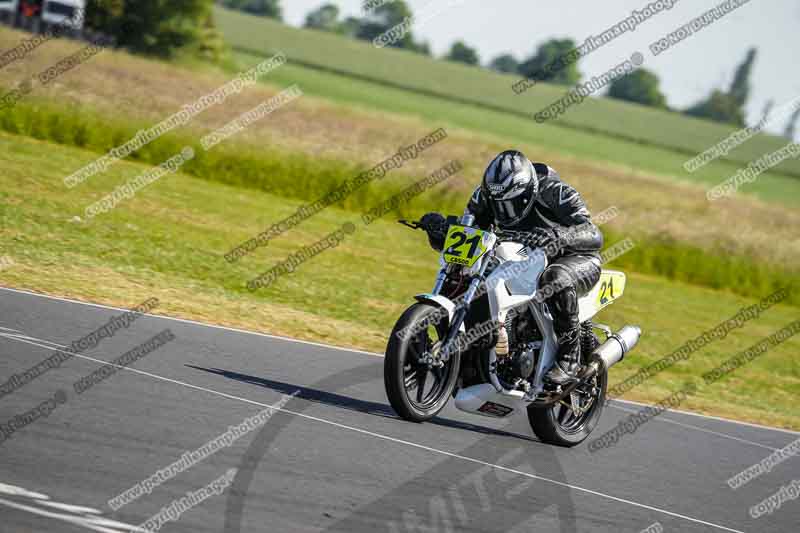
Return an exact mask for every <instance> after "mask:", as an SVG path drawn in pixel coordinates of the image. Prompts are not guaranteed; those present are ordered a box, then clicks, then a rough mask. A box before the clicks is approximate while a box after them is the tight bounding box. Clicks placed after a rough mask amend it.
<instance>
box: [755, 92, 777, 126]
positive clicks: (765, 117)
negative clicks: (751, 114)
mask: <svg viewBox="0 0 800 533" xmlns="http://www.w3.org/2000/svg"><path fill="white" fill-rule="evenodd" d="M774 107H775V100H773V99H772V98H770V99H769V100H768V101H767V103H766V104H764V109H763V110H762V111H761V120H760V121H759V122H758V123H759V124H766V123H767V122H769V116H770V115H771V114H772V108H774Z"/></svg>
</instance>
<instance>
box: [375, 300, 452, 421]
mask: <svg viewBox="0 0 800 533" xmlns="http://www.w3.org/2000/svg"><path fill="white" fill-rule="evenodd" d="M440 309H441V308H440V307H438V306H434V305H432V304H429V303H424V302H420V303H417V304H414V305H412V306H411V307H409V308H408V309H407V310H406V312H405V313H403V315H402V316H401V317H400V320H398V321H397V324H396V325H395V327H394V329H393V330H392V335H391V337H390V338H389V344H388V346H387V347H386V358H385V360H384V364H383V381H384V386H385V387H386V396H387V397H388V399H389V404H390V405H391V406H392V408H393V409H394V410H395V412H396V413H397V414H398V415H400V417H401V418H403V419H405V420H408V421H409V422H424V421H426V420H430V419H431V418H433V417H434V416H436V415H437V414H438V413H439V412H440V411H441V410H442V409H444V406H445V405H447V401H448V400H449V399H450V396H451V394H452V392H453V389H454V388H455V385H456V381H457V379H458V372H459V367H460V362H461V353H460V352H459V351H458V350H454V351H453V352H452V353H451V355H450V360H449V361H448V362H447V363H445V365H444V366H443V367H441V368H438V369H429V368H428V367H427V365H425V364H419V363H418V361H417V359H418V358H419V357H420V356H421V355H423V353H425V352H430V351H435V350H436V349H438V348H439V347H440V346H441V343H442V341H443V340H444V338H445V337H446V335H447V323H448V318H447V316H446V315H445V316H444V317H443V318H441V319H439V320H438V322H434V321H431V324H430V325H428V326H427V327H425V328H422V327H420V326H419V325H420V324H423V323H424V322H423V321H426V320H431V319H430V317H431V316H433V315H434V314H435V313H437V312H439V310H440ZM406 328H408V329H406ZM412 328H415V329H419V330H420V331H418V332H417V333H415V334H413V335H411V336H409V337H408V338H405V339H402V338H400V336H399V335H398V332H400V331H403V330H406V331H410V330H412ZM429 378H432V379H433V383H432V384H431V387H430V389H428V387H427V386H428V384H429V383H428V380H429ZM420 385H421V386H422V389H421V391H420Z"/></svg>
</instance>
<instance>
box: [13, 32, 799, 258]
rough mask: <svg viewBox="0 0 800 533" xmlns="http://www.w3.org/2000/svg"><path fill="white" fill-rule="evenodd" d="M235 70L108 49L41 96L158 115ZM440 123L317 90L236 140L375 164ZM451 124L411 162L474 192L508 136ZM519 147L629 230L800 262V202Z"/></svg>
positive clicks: (44, 50) (44, 55) (250, 96)
mask: <svg viewBox="0 0 800 533" xmlns="http://www.w3.org/2000/svg"><path fill="white" fill-rule="evenodd" d="M24 35H25V34H22V33H19V32H15V31H11V30H6V29H2V30H0V48H2V49H7V48H10V47H12V46H14V44H16V43H17V42H18V41H19V40H20V39H21V38H22V37H23V36H24ZM80 46H81V45H80V44H79V43H72V42H64V41H57V42H51V43H48V44H45V45H44V46H42V47H41V48H39V49H37V50H36V51H34V52H33V53H32V54H31V55H30V56H29V57H27V58H26V59H25V60H24V61H18V62H16V63H14V64H12V65H10V66H7V67H6V68H4V69H3V70H0V85H4V86H7V87H8V86H12V85H14V84H15V83H16V82H18V81H19V80H21V79H23V78H24V77H26V76H31V75H34V74H36V73H37V72H40V71H41V70H43V69H44V68H46V67H47V66H50V65H52V64H54V63H55V62H57V61H58V60H59V59H61V58H62V57H64V56H65V55H67V54H68V53H70V52H71V51H73V50H75V49H77V48H78V47H80ZM229 79H230V76H229V75H228V74H225V73H223V72H221V71H213V70H210V69H209V68H207V67H203V68H202V69H191V68H185V67H179V66H175V65H170V64H166V63H162V62H156V61H149V60H146V59H142V58H137V57H131V56H129V55H127V54H124V53H120V52H114V51H104V52H103V53H101V54H99V55H97V56H95V57H94V58H92V59H91V60H90V61H88V62H87V63H85V64H83V65H81V66H79V67H78V68H76V69H75V70H73V71H72V72H69V73H67V74H64V75H63V76H61V77H60V78H58V79H57V80H56V81H55V82H54V83H53V84H52V85H50V86H48V87H37V88H36V90H35V92H34V97H41V98H45V99H48V100H57V101H58V100H60V101H66V102H70V103H71V104H74V105H85V106H90V107H92V108H93V109H96V110H99V111H101V112H107V113H111V114H113V116H119V115H123V116H130V117H134V118H140V119H145V120H152V121H153V123H155V122H158V121H160V120H162V119H163V118H165V117H167V116H169V115H170V114H172V113H174V112H176V111H177V110H179V109H180V108H181V107H182V106H183V105H185V104H186V103H188V102H191V101H193V100H194V99H196V98H198V97H200V96H202V95H204V94H207V93H209V92H211V91H213V90H214V89H216V88H217V87H219V86H220V85H222V84H223V83H225V82H227V81H228V80H229ZM267 79H268V77H267ZM279 90H280V89H279V88H277V87H272V86H268V85H259V86H257V87H252V88H249V89H247V90H245V91H243V93H242V94H240V95H237V96H235V97H233V98H231V99H230V100H229V101H227V102H226V103H225V104H224V105H221V106H214V107H212V108H211V109H209V110H207V111H205V112H204V113H202V114H201V115H199V116H197V117H196V118H195V119H194V120H193V123H192V124H191V125H190V126H189V129H190V130H192V131H196V132H197V133H198V134H199V133H200V132H201V131H203V132H204V131H208V130H211V129H215V128H217V127H219V126H221V125H223V124H225V123H227V122H228V121H230V120H231V119H233V118H234V117H236V116H238V115H239V114H240V113H242V112H245V111H247V110H249V109H251V108H253V107H255V106H256V105H258V104H259V103H261V102H263V101H264V100H266V99H267V98H269V97H271V96H272V95H274V94H275V93H276V92H278V91H279ZM439 126H441V125H440V124H436V123H426V122H424V121H422V120H419V119H412V118H408V117H403V116H399V115H390V114H386V113H379V112H374V111H366V110H361V109H355V108H353V107H347V106H342V105H335V104H332V103H329V102H327V101H324V100H319V99H315V98H313V97H309V96H306V97H304V98H302V99H300V100H299V101H297V102H294V103H292V104H291V105H290V106H287V107H286V108H284V109H282V110H281V111H280V112H279V113H275V114H274V115H271V116H270V117H269V118H268V119H267V120H262V121H261V122H259V123H257V124H255V125H253V126H251V127H250V128H248V130H247V131H245V132H243V133H241V134H240V135H239V138H238V139H237V142H243V143H249V144H254V145H259V146H263V145H270V146H278V147H281V148H286V149H289V150H292V151H302V152H304V153H308V154H312V155H317V156H327V157H335V158H338V159H343V160H348V161H353V162H356V163H362V164H365V165H369V164H374V163H375V162H377V161H380V160H382V159H383V158H385V157H386V156H387V155H389V154H391V153H393V152H394V151H395V150H396V149H397V147H399V146H401V145H406V144H409V143H411V142H413V141H415V140H416V139H418V138H420V137H422V136H424V135H425V134H427V133H428V132H430V131H431V130H433V129H435V128H437V127H439ZM448 132H449V134H450V138H449V139H448V140H447V141H446V142H444V143H440V145H438V146H436V147H434V148H432V149H431V150H429V151H427V152H425V154H424V155H423V156H422V157H420V158H419V159H417V160H416V161H414V162H412V163H411V164H409V165H408V166H407V170H408V172H410V173H414V174H420V175H421V174H427V173H428V172H430V171H431V170H432V169H434V168H438V167H439V166H441V165H442V164H444V163H446V162H447V161H449V160H452V159H459V160H461V161H462V162H463V164H464V166H465V171H464V172H463V173H462V175H463V176H472V178H470V179H460V180H453V181H451V182H449V183H448V186H449V187H451V188H454V189H455V190H457V191H459V192H461V193H463V195H464V198H465V201H466V198H467V194H468V192H469V191H471V190H472V188H473V187H474V186H475V184H476V183H477V182H478V177H479V176H480V174H481V172H482V169H483V167H484V165H485V164H486V162H487V160H489V159H490V158H491V156H492V155H493V154H495V153H497V152H498V151H500V150H503V149H506V148H508V144H505V143H504V141H503V140H502V139H496V138H492V137H489V136H478V135H476V134H474V133H472V132H468V131H464V130H454V129H448ZM518 148H519V149H521V150H523V151H525V152H526V153H529V154H533V157H535V158H537V159H539V160H544V161H547V162H548V163H549V164H550V165H551V166H553V167H555V168H557V169H558V170H559V172H560V173H561V175H562V176H563V177H564V178H565V179H566V180H567V181H569V182H570V183H572V184H573V185H575V186H576V187H577V188H578V189H579V190H580V191H581V192H582V194H583V196H584V197H585V198H586V199H587V201H588V202H589V205H590V206H591V207H592V208H593V210H594V211H595V212H599V211H601V210H603V209H605V208H606V207H609V206H611V205H616V206H617V207H619V208H620V210H621V212H622V216H621V217H620V218H619V219H617V220H615V221H613V222H612V223H611V224H610V226H611V227H612V228H613V229H616V230H618V231H619V232H622V233H626V234H633V235H643V236H663V237H669V238H674V239H676V240H679V241H682V242H686V243H689V244H692V245H696V246H700V247H702V248H704V249H708V250H713V251H715V252H718V251H719V250H722V251H726V252H730V253H735V254H739V255H749V256H751V257H753V258H754V259H756V260H761V261H765V262H767V263H769V264H780V265H788V266H791V267H794V266H795V265H797V264H798V263H800V232H798V231H797V228H798V227H800V212H798V211H796V210H792V209H790V208H787V207H782V206H778V205H774V204H767V203H764V202H761V201H758V200H755V199H751V198H748V197H742V196H738V197H736V198H732V199H728V200H722V201H717V202H713V203H710V202H707V201H706V199H705V194H704V192H705V191H704V189H703V188H701V187H697V186H692V185H688V184H682V183H676V182H674V181H668V180H665V179H663V178H662V177H657V176H653V175H647V174H644V173H641V172H636V171H633V170H631V169H627V168H623V167H619V166H613V165H610V164H608V163H605V162H593V161H584V160H581V161H578V160H575V159H574V158H571V157H567V156H564V155H563V154H559V153H549V152H548V151H547V150H545V149H543V148H541V147H539V146H535V145H522V146H518Z"/></svg>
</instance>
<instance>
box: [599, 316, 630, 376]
mask: <svg viewBox="0 0 800 533" xmlns="http://www.w3.org/2000/svg"><path fill="white" fill-rule="evenodd" d="M641 336H642V330H641V329H640V328H639V327H638V326H625V327H624V328H622V329H621V330H619V331H618V332H616V333H612V334H611V335H609V336H608V339H606V342H604V343H603V344H601V345H600V346H598V347H597V349H596V350H595V351H594V353H593V354H592V359H593V360H595V361H598V362H600V363H601V364H602V365H603V367H605V369H606V370H608V369H609V368H611V367H612V366H614V365H616V364H617V363H619V362H620V361H622V359H623V358H624V357H625V354H626V353H628V352H630V351H631V350H633V348H634V347H635V346H636V345H637V344H638V343H639V337H641Z"/></svg>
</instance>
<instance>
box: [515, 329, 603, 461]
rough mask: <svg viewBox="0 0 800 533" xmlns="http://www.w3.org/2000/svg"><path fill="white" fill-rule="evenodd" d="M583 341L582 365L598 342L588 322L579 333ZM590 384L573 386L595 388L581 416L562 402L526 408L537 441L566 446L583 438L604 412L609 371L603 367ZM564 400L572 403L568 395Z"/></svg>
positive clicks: (577, 442) (585, 388) (570, 445)
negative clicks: (587, 406) (594, 393)
mask: <svg viewBox="0 0 800 533" xmlns="http://www.w3.org/2000/svg"><path fill="white" fill-rule="evenodd" d="M582 341H583V342H582V343H581V344H582V352H583V353H584V354H586V355H585V356H584V357H583V358H582V359H583V362H584V364H585V363H587V362H588V356H589V354H590V353H591V352H593V351H594V349H595V348H596V347H597V346H599V345H600V341H599V340H598V339H597V336H596V335H595V334H594V333H592V331H591V325H589V326H588V327H586V328H585V329H584V331H583V332H582ZM589 383H590V385H581V386H579V387H578V388H577V389H576V390H578V391H579V390H588V389H596V390H597V394H596V395H594V396H593V398H594V399H593V403H592V405H591V406H590V407H589V409H588V411H586V412H585V413H583V414H582V415H579V416H575V413H573V412H572V410H571V409H569V408H568V407H566V406H565V405H563V404H561V403H556V404H555V405H552V406H549V407H539V408H534V407H528V422H529V423H530V425H531V429H533V433H534V434H535V435H536V436H537V437H538V438H539V440H541V441H542V442H545V443H547V444H555V445H556V446H565V447H568V448H571V447H572V446H576V445H578V444H580V443H581V442H583V441H584V440H586V438H587V437H588V436H589V434H590V433H591V432H592V431H593V430H594V428H595V426H596V425H597V422H598V421H599V420H600V416H601V415H602V414H603V407H604V406H605V403H606V389H607V387H608V370H607V369H606V368H603V369H602V371H601V372H600V373H599V374H597V376H595V377H594V378H593V379H592V380H591V381H590V382H589ZM563 401H565V402H566V403H571V402H570V397H569V396H568V397H566V398H564V400H563Z"/></svg>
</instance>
